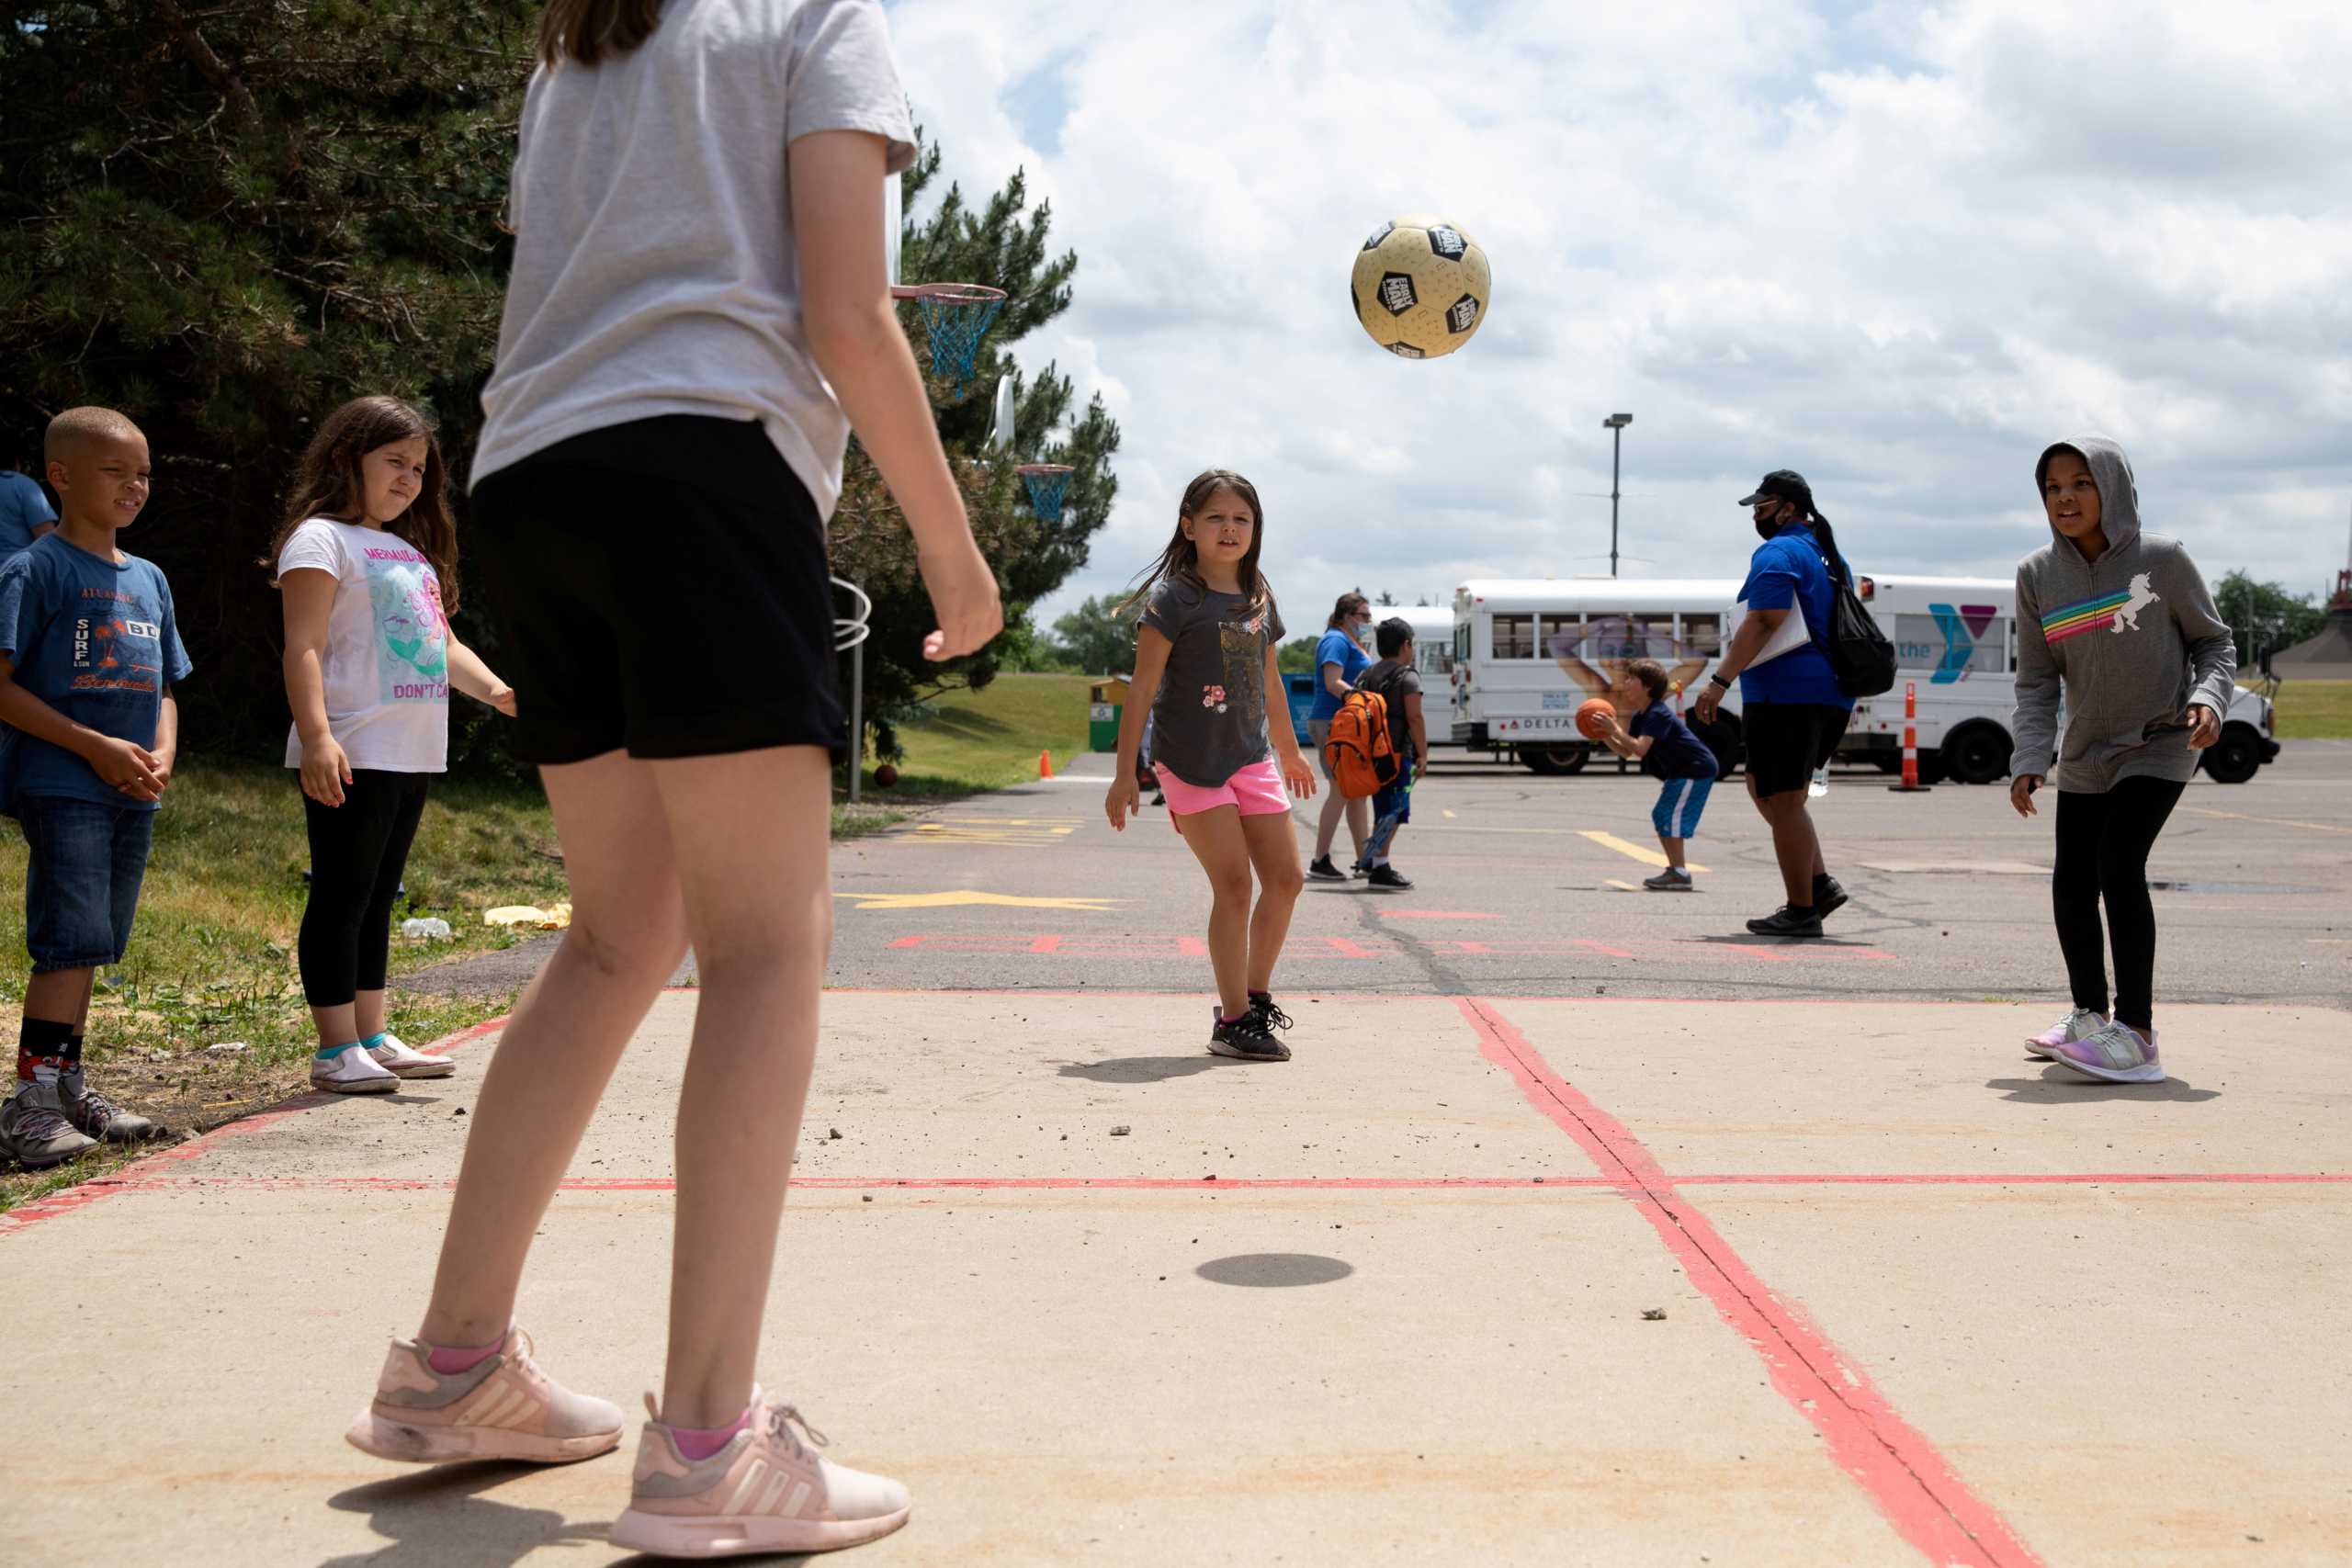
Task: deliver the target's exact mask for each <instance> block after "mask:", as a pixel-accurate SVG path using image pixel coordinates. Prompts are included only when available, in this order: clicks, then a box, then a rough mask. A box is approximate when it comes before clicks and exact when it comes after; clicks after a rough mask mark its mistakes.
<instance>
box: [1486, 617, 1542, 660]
mask: <svg viewBox="0 0 2352 1568" xmlns="http://www.w3.org/2000/svg"><path fill="white" fill-rule="evenodd" d="M1495 657H1496V658H1497V659H1532V658H1534V657H1535V617H1534V616H1533V615H1497V616H1496V617H1495Z"/></svg>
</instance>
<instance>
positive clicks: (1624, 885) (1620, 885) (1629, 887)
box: [1600, 876, 1641, 893]
mask: <svg viewBox="0 0 2352 1568" xmlns="http://www.w3.org/2000/svg"><path fill="white" fill-rule="evenodd" d="M1600 880H1601V881H1603V882H1606V883H1607V884H1609V886H1611V887H1614V888H1615V889H1617V891H1619V892H1620V893H1639V892H1640V891H1641V889H1640V888H1639V887H1636V886H1634V884H1632V883H1630V882H1620V881H1618V880H1617V879H1616V878H1615V877H1613V876H1604V877H1602V878H1601V879H1600Z"/></svg>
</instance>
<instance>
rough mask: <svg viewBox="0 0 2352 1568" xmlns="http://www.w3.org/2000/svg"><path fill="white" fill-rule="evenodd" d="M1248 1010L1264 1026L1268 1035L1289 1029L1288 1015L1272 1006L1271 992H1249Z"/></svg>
mask: <svg viewBox="0 0 2352 1568" xmlns="http://www.w3.org/2000/svg"><path fill="white" fill-rule="evenodd" d="M1250 1011H1251V1012H1254V1013H1256V1014H1257V1015H1258V1018H1259V1021H1261V1022H1262V1023H1263V1024H1265V1026H1266V1029H1267V1031H1268V1032H1270V1033H1271V1032H1272V1031H1274V1030H1277V1029H1288V1028H1290V1027H1291V1018H1290V1014H1288V1013H1286V1012H1284V1011H1283V1010H1282V1009H1280V1008H1278V1007H1276V1006H1275V1005H1274V993H1273V992H1272V991H1252V992H1250Z"/></svg>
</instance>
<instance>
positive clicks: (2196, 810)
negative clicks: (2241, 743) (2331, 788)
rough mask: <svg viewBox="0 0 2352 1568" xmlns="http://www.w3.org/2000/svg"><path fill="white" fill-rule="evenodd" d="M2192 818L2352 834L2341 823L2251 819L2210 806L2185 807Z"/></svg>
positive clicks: (2268, 818) (2244, 815)
mask: <svg viewBox="0 0 2352 1568" xmlns="http://www.w3.org/2000/svg"><path fill="white" fill-rule="evenodd" d="M2180 809H2182V810H2183V811H2186V812H2188V814H2189V815H2190V816H2192V817H2226V818H2229V819H2230V820H2231V821H2233V822H2267V823H2270V824H2271V825H2272V826H2274V827H2278V828H2309V829H2312V831H2313V832H2315V833H2352V828H2346V827H2345V826H2344V825H2343V824H2342V823H2340V822H2304V821H2300V820H2298V819H2297V818H2292V817H2249V816H2247V815H2246V814H2245V812H2243V811H2216V810H2214V809H2213V808H2212V807H2210V806H2184V807H2181V808H2180Z"/></svg>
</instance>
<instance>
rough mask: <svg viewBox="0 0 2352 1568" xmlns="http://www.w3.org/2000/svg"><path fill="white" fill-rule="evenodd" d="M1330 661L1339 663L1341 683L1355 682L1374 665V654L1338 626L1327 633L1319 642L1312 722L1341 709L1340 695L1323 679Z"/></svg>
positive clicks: (1309, 713) (1308, 712) (1308, 713)
mask: <svg viewBox="0 0 2352 1568" xmlns="http://www.w3.org/2000/svg"><path fill="white" fill-rule="evenodd" d="M1326 664H1336V665H1338V666H1339V667H1340V682H1341V683H1343V684H1345V685H1350V686H1352V685H1354V684H1355V683H1356V677H1357V676H1359V675H1361V674H1363V672H1364V671H1367V670H1369V669H1371V668H1372V655H1371V654H1369V653H1366V652H1365V651H1364V650H1363V644H1361V643H1359V642H1357V641H1356V639H1355V638H1353V637H1350V636H1349V635H1348V634H1347V633H1345V632H1343V631H1341V630H1340V628H1339V627H1337V626H1333V627H1332V628H1331V629H1330V630H1329V631H1327V632H1325V633H1324V634H1323V639H1322V640H1321V641H1320V642H1317V644H1316V645H1315V705H1314V706H1313V707H1311V708H1308V709H1307V710H1306V721H1307V722H1308V723H1309V724H1312V723H1314V722H1315V721H1316V720H1317V719H1318V718H1329V717H1330V716H1332V715H1333V714H1335V713H1338V712H1339V711H1340V699H1339V698H1337V697H1335V696H1333V695H1332V694H1331V688H1330V687H1329V686H1327V685H1325V684H1324V683H1323V666H1325V665H1326Z"/></svg>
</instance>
